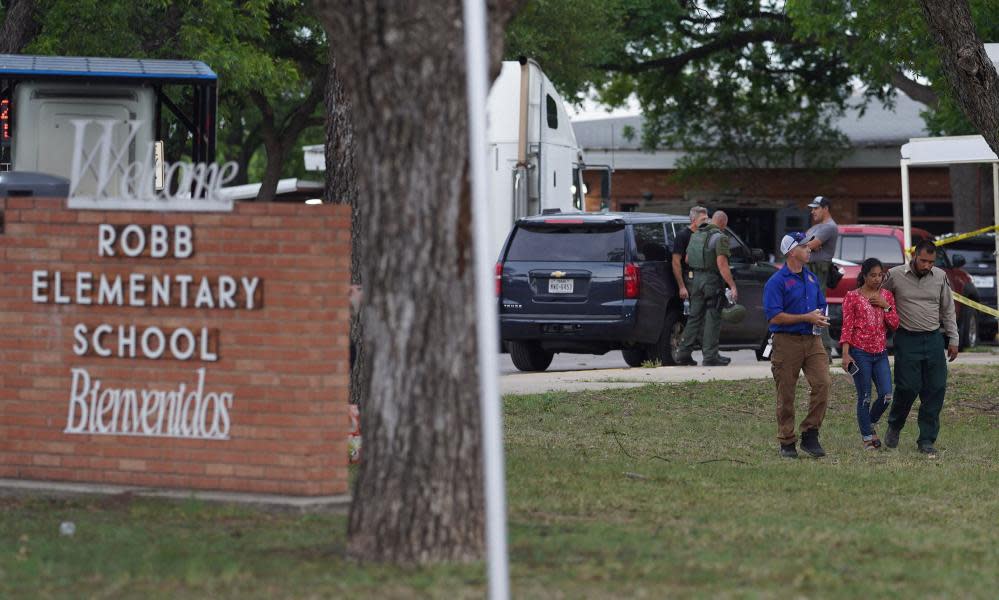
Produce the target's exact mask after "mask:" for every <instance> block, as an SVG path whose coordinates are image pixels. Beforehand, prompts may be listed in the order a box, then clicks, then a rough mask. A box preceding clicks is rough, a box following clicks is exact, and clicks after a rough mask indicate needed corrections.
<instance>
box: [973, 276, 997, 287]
mask: <svg viewBox="0 0 999 600" xmlns="http://www.w3.org/2000/svg"><path fill="white" fill-rule="evenodd" d="M971 283H973V284H975V287H976V288H978V289H980V290H991V289H992V288H993V287H995V284H996V278H995V277H988V276H983V275H972V276H971Z"/></svg>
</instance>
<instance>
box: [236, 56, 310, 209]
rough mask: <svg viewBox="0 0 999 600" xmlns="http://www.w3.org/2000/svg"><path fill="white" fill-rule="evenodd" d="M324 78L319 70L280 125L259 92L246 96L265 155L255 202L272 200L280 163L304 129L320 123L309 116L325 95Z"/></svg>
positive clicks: (278, 177)
mask: <svg viewBox="0 0 999 600" xmlns="http://www.w3.org/2000/svg"><path fill="white" fill-rule="evenodd" d="M327 76H328V72H327V69H326V68H323V69H321V70H320V73H319V74H318V75H317V76H315V77H314V78H313V79H312V82H311V85H312V87H311V89H310V90H309V94H308V95H307V96H306V97H305V98H304V99H302V101H301V102H300V103H299V104H298V106H296V107H295V109H294V110H293V111H292V112H291V113H290V114H288V115H287V116H286V117H285V118H283V119H282V120H281V121H280V123H279V122H278V119H277V116H276V112H275V110H274V107H273V106H271V104H270V102H269V101H268V99H267V97H266V96H264V94H262V93H260V92H252V93H251V94H250V98H251V99H252V100H253V102H254V104H256V105H257V108H258V109H260V132H261V137H262V138H263V140H264V149H265V150H266V151H267V163H266V165H265V166H264V178H263V180H262V181H261V182H260V191H259V192H257V198H256V201H257V202H270V201H273V200H274V194H275V192H276V191H277V184H278V181H280V180H281V169H283V168H284V162H285V161H286V160H287V159H288V152H290V151H291V149H292V148H293V147H296V146H295V144H296V143H297V142H298V136H299V135H301V134H302V131H304V130H305V128H306V127H309V126H311V125H318V124H319V123H321V121H316V120H315V119H314V118H313V114H314V113H315V112H316V108H317V107H318V106H319V103H320V102H322V101H323V96H324V94H325V93H326V78H327Z"/></svg>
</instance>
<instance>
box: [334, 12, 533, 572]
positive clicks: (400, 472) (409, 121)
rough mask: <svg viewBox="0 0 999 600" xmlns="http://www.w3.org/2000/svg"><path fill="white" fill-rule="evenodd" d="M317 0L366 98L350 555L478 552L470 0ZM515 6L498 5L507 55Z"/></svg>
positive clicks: (418, 557) (422, 556) (359, 102)
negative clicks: (357, 436)
mask: <svg viewBox="0 0 999 600" xmlns="http://www.w3.org/2000/svg"><path fill="white" fill-rule="evenodd" d="M315 4H316V7H317V12H318V14H319V16H320V19H321V20H322V21H323V23H324V25H325V27H326V30H327V32H328V34H329V39H330V40H331V43H332V44H333V47H334V51H335V53H336V57H337V69H338V71H339V72H340V75H341V78H342V81H343V83H344V86H345V88H346V89H347V90H348V91H349V98H350V103H351V106H352V107H353V111H354V120H353V125H354V135H355V136H356V160H357V164H358V166H359V169H358V187H359V190H360V198H363V200H361V202H363V203H364V210H362V211H361V213H360V216H361V230H362V231H363V232H364V244H365V246H364V250H363V253H362V256H361V259H362V263H361V280H362V281H363V282H364V285H365V292H366V293H365V302H364V312H363V315H362V319H363V342H364V349H365V352H366V354H367V359H368V360H367V361H366V363H365V366H364V376H363V380H364V381H366V382H368V392H367V393H366V394H365V406H364V410H363V411H362V412H361V429H362V431H363V432H364V459H363V460H362V462H361V468H360V471H359V473H358V477H357V480H356V483H355V487H354V500H353V503H352V504H351V510H350V519H349V525H348V536H349V541H348V548H347V550H348V554H349V555H351V556H352V557H354V558H357V559H360V560H367V561H389V562H396V563H404V564H413V563H417V564H419V563H432V562H437V561H442V560H460V561H464V560H476V559H479V558H481V556H482V550H483V540H484V514H483V509H484V499H483V489H482V456H481V429H480V411H479V402H478V390H477V387H476V381H477V380H478V371H477V365H476V360H475V357H476V346H475V321H474V316H475V303H474V297H475V296H474V281H473V279H474V277H473V269H472V266H473V260H472V259H473V257H472V249H471V214H470V203H471V198H470V190H469V185H468V137H467V125H468V124H467V107H466V97H465V54H464V44H463V37H462V36H463V30H462V10H461V2H459V1H457V0H432V1H427V2H419V3H412V2H407V1H405V0H379V1H364V0H325V1H320V2H316V3H315ZM518 4H519V2H515V1H504V2H494V3H492V4H491V6H490V8H492V9H493V10H492V13H491V15H490V25H491V28H492V30H491V31H490V35H491V38H492V40H493V42H494V45H493V50H494V53H493V56H492V59H493V65H494V67H495V68H498V60H499V57H500V54H499V53H498V52H495V50H496V49H498V48H500V47H501V43H502V37H501V36H502V28H503V26H504V25H505V24H506V21H507V20H508V18H509V17H510V16H511V15H512V14H513V12H514V9H515V7H516V6H517V5H518ZM496 40H500V41H499V42H498V43H497V42H496Z"/></svg>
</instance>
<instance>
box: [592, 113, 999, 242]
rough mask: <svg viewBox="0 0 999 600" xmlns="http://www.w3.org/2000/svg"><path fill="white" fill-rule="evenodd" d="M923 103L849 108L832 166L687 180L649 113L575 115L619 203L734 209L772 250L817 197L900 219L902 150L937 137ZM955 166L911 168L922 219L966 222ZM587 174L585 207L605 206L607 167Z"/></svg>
mask: <svg viewBox="0 0 999 600" xmlns="http://www.w3.org/2000/svg"><path fill="white" fill-rule="evenodd" d="M920 110H922V105H921V104H919V103H917V102H915V101H913V100H910V99H909V98H908V97H906V96H904V95H902V94H899V97H898V101H897V103H896V106H895V108H894V110H887V109H884V108H882V107H881V106H880V104H878V103H876V102H875V103H872V104H871V105H870V106H869V107H868V110H867V112H866V113H865V114H863V115H861V114H860V112H859V111H857V110H851V111H847V113H846V115H845V116H844V117H843V118H842V119H841V120H840V121H839V123H838V124H837V126H838V128H839V129H840V130H841V131H842V132H843V133H844V134H846V136H847V137H848V139H849V140H850V142H851V145H852V146H853V149H852V151H851V152H850V153H849V154H848V155H847V156H846V157H845V158H844V159H843V160H842V161H841V162H840V163H839V164H838V165H837V168H836V169H833V170H825V171H809V170H807V169H803V168H782V169H743V170H720V171H718V172H716V173H712V174H711V176H710V177H709V178H700V179H699V180H685V181H679V180H677V178H676V177H674V174H675V173H676V165H677V161H678V159H679V158H680V157H682V156H683V152H682V151H678V150H674V149H657V150H656V151H652V152H650V151H646V150H643V149H642V147H641V139H642V117H641V116H625V117H606V118H597V119H587V120H577V121H574V122H573V127H574V129H575V133H576V138H577V140H578V141H579V144H580V146H582V148H583V152H584V154H585V156H586V162H587V163H588V164H606V165H610V166H611V167H612V168H613V175H612V179H611V189H610V206H609V208H610V209H611V210H620V211H632V210H641V211H647V212H666V213H678V214H684V213H686V212H687V210H688V208H689V207H690V206H691V205H693V204H701V205H703V206H706V207H708V208H709V209H710V210H715V209H723V210H725V211H726V212H727V213H729V216H730V226H731V227H732V228H733V229H735V230H736V232H737V233H739V234H740V235H741V236H742V237H743V238H744V239H746V241H747V242H749V243H750V244H751V245H752V246H755V247H759V248H763V249H764V251H766V252H768V253H773V252H774V248H775V247H776V243H777V240H778V239H779V238H780V236H782V235H783V234H784V232H785V231H787V230H793V229H801V228H803V227H805V226H807V224H808V210H807V209H806V208H805V205H806V204H807V203H808V202H809V201H810V200H811V199H812V198H813V197H814V196H816V195H824V196H827V197H829V198H830V199H831V200H832V201H833V217H834V218H835V219H836V220H837V221H838V222H840V223H858V222H859V223H883V224H898V225H901V223H902V204H901V178H900V172H899V158H900V155H899V149H900V147H901V145H902V144H904V143H906V142H907V141H908V140H909V139H910V138H914V137H925V136H928V135H929V133H928V132H927V131H926V129H925V126H924V124H923V119H922V118H921V117H920V115H919V112H920ZM626 133H633V135H626ZM950 172H951V171H950V170H949V169H947V168H926V169H914V170H913V171H912V172H911V190H912V214H913V225H915V226H916V227H922V228H924V229H927V230H929V231H931V232H934V233H944V232H949V231H954V230H955V226H956V225H960V223H957V224H956V223H955V220H956V219H955V213H954V205H953V203H952V201H951V180H950ZM586 179H587V188H588V190H589V194H588V196H587V208H588V209H591V210H592V209H596V208H599V202H600V201H599V196H600V189H601V182H600V180H599V179H600V174H599V172H595V171H591V172H587V174H586ZM604 185H605V186H606V183H605V184H604ZM978 187H979V188H981V187H982V186H980V185H979V186H978ZM979 195H980V194H979ZM983 198H984V200H983V199H982V198H978V202H980V203H981V202H984V205H985V206H983V207H979V209H978V213H983V211H984V212H989V213H990V214H988V215H986V214H977V213H976V214H973V215H969V216H970V220H971V221H975V222H977V221H979V220H981V219H983V218H988V219H990V218H991V198H990V197H983ZM974 202H975V199H974V198H972V201H971V203H970V204H971V206H969V205H968V203H965V204H962V206H963V207H965V208H964V209H965V210H968V211H969V212H971V213H974V212H975V207H974Z"/></svg>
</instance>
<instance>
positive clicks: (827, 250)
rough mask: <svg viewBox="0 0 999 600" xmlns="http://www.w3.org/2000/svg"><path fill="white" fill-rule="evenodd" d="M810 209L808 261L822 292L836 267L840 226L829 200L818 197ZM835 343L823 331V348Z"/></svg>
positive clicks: (807, 233)
mask: <svg viewBox="0 0 999 600" xmlns="http://www.w3.org/2000/svg"><path fill="white" fill-rule="evenodd" d="M808 208H809V209H811V211H812V223H813V225H812V227H811V228H810V229H809V230H808V231H806V232H805V235H806V236H807V237H811V238H813V239H812V240H811V241H810V242H808V243H807V244H806V245H807V246H808V249H809V250H811V251H812V256H811V258H810V259H809V261H808V268H809V269H810V270H811V271H812V272H813V273H815V276H816V277H817V278H818V280H819V284H820V285H821V286H822V291H823V292H825V290H826V281H828V279H829V272H830V271H831V270H833V269H835V268H836V267H835V266H834V265H833V262H832V259H833V254H835V253H836V238H838V237H839V226H838V225H836V221H834V220H833V218H832V215H831V214H830V213H829V198H826V197H825V196H816V197H815V199H814V200H812V201H811V203H809V205H808ZM833 345H834V342H833V340H832V337H830V336H829V330H828V329H823V330H822V346H823V347H825V349H826V352H830V351H831V350H832V348H833Z"/></svg>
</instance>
